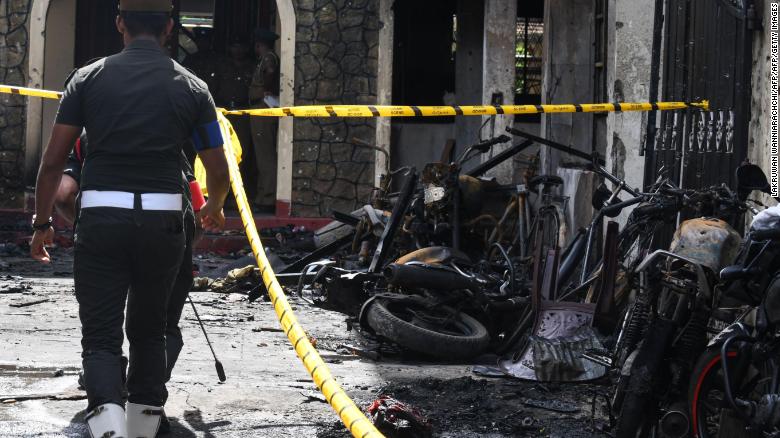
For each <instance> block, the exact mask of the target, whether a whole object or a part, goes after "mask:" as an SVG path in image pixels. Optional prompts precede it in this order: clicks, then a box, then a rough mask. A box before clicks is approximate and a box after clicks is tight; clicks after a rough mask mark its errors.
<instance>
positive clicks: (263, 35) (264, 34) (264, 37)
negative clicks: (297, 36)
mask: <svg viewBox="0 0 780 438" xmlns="http://www.w3.org/2000/svg"><path fill="white" fill-rule="evenodd" d="M278 39H279V35H277V34H276V33H274V32H273V31H271V30H269V29H266V28H263V27H261V28H258V29H255V41H256V42H257V41H261V42H265V43H273V42H274V41H276V40H278Z"/></svg>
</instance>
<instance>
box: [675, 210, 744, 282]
mask: <svg viewBox="0 0 780 438" xmlns="http://www.w3.org/2000/svg"><path fill="white" fill-rule="evenodd" d="M741 244H742V237H740V235H739V233H737V232H736V230H734V228H732V227H731V225H729V224H728V223H726V222H725V221H722V220H720V219H715V218H696V219H689V220H687V221H685V222H683V223H682V224H680V227H679V228H678V229H677V231H676V232H675V233H674V240H672V245H671V247H670V248H669V250H670V251H671V252H673V253H675V254H679V255H681V256H683V257H687V258H690V259H693V260H695V261H697V262H698V263H699V264H701V265H703V266H706V267H708V268H710V269H712V270H713V271H714V272H720V270H721V269H722V268H723V267H725V266H728V265H731V264H733V263H734V260H735V259H736V257H737V253H738V252H739V248H740V245H741Z"/></svg>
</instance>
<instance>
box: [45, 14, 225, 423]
mask: <svg viewBox="0 0 780 438" xmlns="http://www.w3.org/2000/svg"><path fill="white" fill-rule="evenodd" d="M172 10H173V3H172V1H171V0H120V3H119V16H118V17H117V18H116V26H117V30H119V33H121V34H122V38H123V42H124V46H125V48H124V50H123V51H122V52H120V53H119V54H116V55H112V56H109V57H107V58H104V59H101V60H99V61H96V62H94V63H92V64H90V65H88V66H86V67H83V68H81V69H79V70H77V71H76V72H75V73H74V74H73V75H72V77H71V78H70V80H69V81H68V83H67V85H66V87H65V92H64V93H63V96H62V99H61V100H60V106H59V111H58V113H57V118H56V121H55V124H54V127H53V128H52V134H51V139H50V140H49V144H48V145H47V147H46V149H45V151H44V153H43V157H42V159H41V166H40V169H39V171H38V179H37V184H36V190H35V210H36V214H35V215H34V216H33V219H32V226H33V229H34V230H35V232H34V234H33V238H32V242H31V243H30V254H31V256H32V257H33V258H34V259H36V260H39V261H41V262H49V261H50V257H49V253H48V252H47V251H46V248H45V247H46V245H48V244H51V242H52V240H53V236H54V229H53V228H52V220H51V213H52V210H53V208H54V202H55V196H56V192H57V189H58V187H59V185H60V180H61V178H62V173H63V170H64V168H65V164H66V161H67V158H68V153H69V152H70V150H71V149H72V147H73V144H74V143H75V142H76V140H77V139H78V138H79V135H81V133H82V130H84V129H86V133H87V136H88V137H89V142H90V144H89V150H88V151H87V154H86V156H85V158H84V166H83V169H82V176H81V195H80V210H79V212H78V214H79V215H78V224H77V226H76V232H75V257H74V263H73V264H74V266H73V274H74V280H75V287H76V299H77V300H78V303H79V317H80V320H81V325H82V339H81V344H82V348H83V351H82V359H83V360H82V366H83V368H84V385H85V388H86V390H87V399H88V405H87V415H86V416H85V419H86V423H87V427H88V428H89V432H90V434H91V436H93V437H114V438H121V437H125V438H128V437H132V438H137V437H147V438H151V437H154V436H155V435H156V434H157V431H158V429H159V427H160V423H161V421H162V418H163V415H164V413H163V406H164V404H165V401H166V398H167V391H166V388H165V381H166V379H167V360H166V339H165V331H166V318H167V315H166V312H167V310H168V301H169V299H170V298H171V292H172V289H173V285H174V283H175V281H176V278H177V275H178V273H179V269H180V267H181V263H182V259H183V258H184V251H185V245H186V238H185V234H186V233H185V224H184V218H183V217H184V215H183V213H182V212H183V210H184V206H185V200H184V193H185V184H184V183H183V179H182V168H181V154H182V150H183V149H182V148H183V144H184V143H185V142H186V141H188V140H189V139H190V138H192V139H193V144H194V145H195V149H196V150H197V151H198V155H199V156H200V159H201V161H202V162H203V164H204V167H205V169H206V173H207V177H208V192H209V194H210V195H211V196H210V197H209V200H208V202H207V203H206V204H205V205H204V206H203V208H202V209H201V212H200V215H199V218H200V221H201V224H202V225H203V228H204V229H206V230H208V231H212V230H219V229H221V228H222V227H223V226H224V222H225V216H224V214H223V211H222V208H223V205H224V201H225V198H226V196H227V193H228V187H229V178H228V166H227V160H226V158H225V155H224V153H223V148H222V145H223V139H222V135H221V130H220V127H219V123H218V121H217V114H216V110H215V108H214V101H213V99H212V98H211V95H210V94H209V92H208V88H207V86H206V84H205V83H204V82H203V81H201V80H200V79H198V78H197V77H196V76H195V75H194V74H192V73H190V72H189V71H188V70H187V69H185V68H184V67H182V66H180V65H179V64H178V63H176V62H175V61H172V60H171V59H170V57H169V56H167V55H166V54H165V52H164V44H165V42H166V41H167V40H168V38H169V37H170V35H171V32H172V30H173V26H174V21H173V19H172V17H171V11H172ZM125 305H126V306H127V312H126V314H127V316H126V322H125ZM123 323H125V330H126V332H127V338H128V341H129V343H130V364H129V370H128V375H127V393H128V397H127V405H126V408H125V403H124V400H123V397H122V371H121V367H122V361H121V357H122V343H123V340H124V336H123V333H122V327H123Z"/></svg>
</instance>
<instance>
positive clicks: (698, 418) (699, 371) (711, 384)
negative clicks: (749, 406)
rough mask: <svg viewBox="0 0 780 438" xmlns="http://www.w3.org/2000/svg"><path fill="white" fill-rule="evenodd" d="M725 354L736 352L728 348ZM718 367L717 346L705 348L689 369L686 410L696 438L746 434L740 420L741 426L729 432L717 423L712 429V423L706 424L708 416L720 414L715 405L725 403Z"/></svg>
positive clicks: (737, 436) (729, 354)
mask: <svg viewBox="0 0 780 438" xmlns="http://www.w3.org/2000/svg"><path fill="white" fill-rule="evenodd" d="M728 357H729V358H730V359H733V358H735V357H737V352H736V351H729V352H728ZM722 367H723V363H722V361H721V355H720V348H709V349H707V350H706V351H705V352H704V353H702V355H701V356H700V357H699V361H698V362H697V363H696V366H695V367H694V369H693V373H691V379H690V383H689V387H688V402H689V403H690V406H689V410H688V411H689V412H690V415H691V425H692V432H693V436H694V437H696V438H711V437H716V436H733V437H735V438H743V437H749V436H750V435H749V432H747V430H746V428H745V427H744V424H740V426H742V427H739V428H734V427H731V428H729V430H728V432H729V433H727V434H725V435H724V432H725V431H724V430H720V429H721V424H720V423H719V424H718V425H717V426H716V427H715V428H716V429H717V430H712V429H713V427H712V426H713V425H712V424H708V420H709V419H710V418H722V416H721V413H720V412H719V408H722V407H723V406H725V405H726V404H727V403H726V402H725V401H724V397H723V392H724V391H725V390H724V389H723V374H722ZM729 377H731V376H729ZM735 390H736V389H735ZM713 402H714V403H713ZM726 427H728V425H727V426H726Z"/></svg>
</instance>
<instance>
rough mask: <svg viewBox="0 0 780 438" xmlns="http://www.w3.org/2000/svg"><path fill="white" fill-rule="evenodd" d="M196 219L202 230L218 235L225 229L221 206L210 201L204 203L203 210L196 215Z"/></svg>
mask: <svg viewBox="0 0 780 438" xmlns="http://www.w3.org/2000/svg"><path fill="white" fill-rule="evenodd" d="M198 219H199V220H200V224H201V226H202V227H203V229H204V230H206V231H209V232H212V233H218V232H220V231H222V229H223V228H224V227H225V213H224V212H223V211H222V205H217V203H215V202H213V201H212V200H208V201H206V204H204V205H203V208H201V209H200V212H199V213H198Z"/></svg>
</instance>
